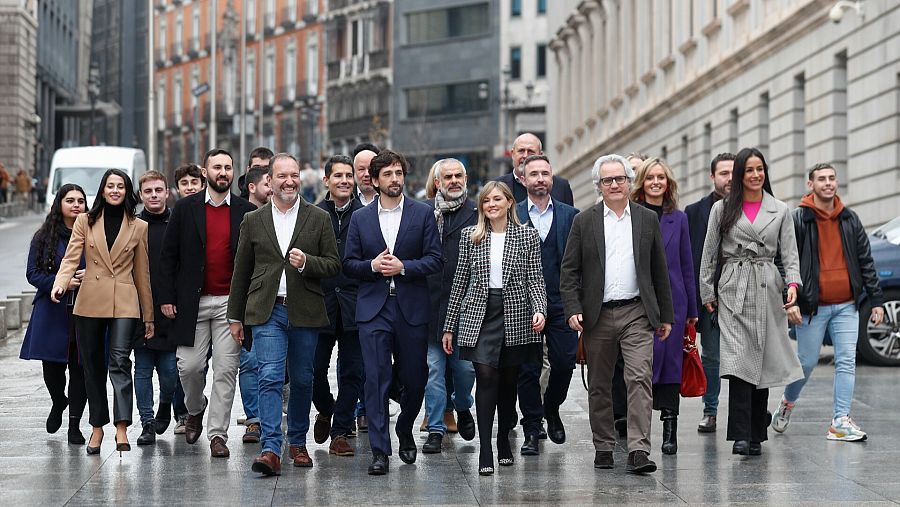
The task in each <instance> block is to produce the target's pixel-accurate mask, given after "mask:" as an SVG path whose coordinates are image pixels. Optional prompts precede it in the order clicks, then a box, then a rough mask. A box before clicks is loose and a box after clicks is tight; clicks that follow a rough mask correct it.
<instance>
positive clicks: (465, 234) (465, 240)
mask: <svg viewBox="0 0 900 507" xmlns="http://www.w3.org/2000/svg"><path fill="white" fill-rule="evenodd" d="M515 205H516V202H515V199H514V197H513V194H512V191H511V190H510V189H509V187H508V186H506V184H505V183H501V182H499V181H491V182H488V183H487V184H486V185H485V186H484V188H483V189H482V190H481V193H480V194H479V195H478V222H477V224H476V225H474V226H469V227H466V228H465V229H463V230H462V233H461V239H460V245H459V261H458V263H457V267H456V274H455V275H454V277H453V288H452V289H451V292H450V303H449V305H448V306H447V319H446V321H445V322H444V334H443V337H442V342H443V347H444V352H445V353H446V354H448V355H449V354H453V352H454V349H455V346H454V343H456V344H457V345H456V346H458V347H459V349H460V352H459V357H460V359H462V360H464V361H471V362H472V363H473V364H474V365H475V378H476V384H475V386H476V387H475V412H476V414H477V416H478V439H479V441H480V443H481V445H480V447H481V450H480V452H479V455H478V473H479V475H491V474H493V473H494V453H493V450H492V446H491V432H492V428H493V426H494V414H495V413H497V414H498V415H499V418H500V419H501V420H499V421H498V422H497V427H498V432H497V457H498V463H499V464H500V465H501V466H509V465H512V464H513V454H512V450H511V449H510V445H509V428H510V426H511V425H512V424H511V422H510V421H507V420H506V419H507V418H508V417H510V416H511V415H512V414H514V413H515V412H514V411H513V410H512V408H511V407H510V405H515V403H516V387H517V383H518V379H519V368H520V366H521V365H523V364H525V363H537V364H540V361H541V355H542V352H543V350H542V348H541V335H540V333H541V331H543V329H544V322H545V315H546V313H547V292H546V287H545V286H544V276H543V275H542V274H541V241H540V237H539V236H538V232H537V230H536V229H533V228H529V227H524V226H522V224H520V223H519V217H518V215H516V211H515ZM463 308H465V311H462V309H463ZM512 423H513V424H514V421H513V422H512Z"/></svg>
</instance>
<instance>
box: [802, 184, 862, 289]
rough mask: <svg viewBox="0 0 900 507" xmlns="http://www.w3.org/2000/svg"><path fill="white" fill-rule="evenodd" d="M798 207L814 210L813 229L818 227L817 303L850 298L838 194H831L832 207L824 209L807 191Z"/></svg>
mask: <svg viewBox="0 0 900 507" xmlns="http://www.w3.org/2000/svg"><path fill="white" fill-rule="evenodd" d="M800 207H803V208H810V209H812V210H813V211H814V212H815V214H816V229H817V230H818V231H819V304H820V305H835V304H839V303H846V302H847V301H851V300H853V290H852V289H851V287H850V275H849V273H848V272H847V259H845V258H844V247H843V242H842V241H841V220H840V214H841V211H843V210H844V203H842V202H841V199H840V197H838V196H834V211H832V212H831V213H828V212H826V211H824V210H821V209H819V208H817V207H816V204H815V201H814V200H813V195H812V194H808V195H806V196H804V197H803V199H802V200H801V201H800Z"/></svg>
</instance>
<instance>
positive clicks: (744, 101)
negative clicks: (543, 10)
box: [545, 0, 900, 226]
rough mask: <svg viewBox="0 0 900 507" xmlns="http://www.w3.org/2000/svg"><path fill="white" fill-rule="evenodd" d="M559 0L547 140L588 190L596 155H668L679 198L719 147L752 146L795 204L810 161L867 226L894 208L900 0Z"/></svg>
mask: <svg viewBox="0 0 900 507" xmlns="http://www.w3.org/2000/svg"><path fill="white" fill-rule="evenodd" d="M836 3H837V2H835V1H833V0H777V1H776V0H684V1H678V2H671V3H670V2H655V1H652V0H634V1H630V0H629V1H623V0H583V1H577V0H559V1H558V2H554V6H553V8H552V9H551V10H550V17H551V18H550V26H551V30H552V31H553V32H554V38H553V40H552V41H551V43H550V47H551V49H552V56H551V58H550V59H551V61H552V66H553V70H552V71H551V72H550V76H551V86H550V89H551V94H552V98H551V101H550V105H549V106H548V113H549V116H548V123H549V133H548V137H549V139H548V141H549V142H548V143H547V146H546V147H545V151H546V152H547V153H548V154H549V155H550V156H551V157H552V159H553V160H554V162H555V166H556V167H557V168H559V169H560V172H561V174H562V175H563V176H565V177H567V178H569V179H570V181H572V183H573V184H572V188H573V190H574V191H575V192H576V201H577V204H579V205H581V206H582V207H584V206H585V205H587V204H589V203H591V202H593V201H594V199H595V198H596V193H595V191H594V189H593V187H592V185H591V184H590V174H589V173H590V167H591V165H592V163H593V161H594V160H595V159H596V157H598V156H599V155H602V154H604V153H610V152H618V153H623V152H629V151H635V150H640V151H644V152H648V153H651V154H654V155H660V156H662V157H664V158H666V159H667V160H668V161H669V163H670V165H671V166H672V168H673V170H674V171H675V174H676V177H677V178H678V180H679V185H680V190H681V205H682V206H684V205H686V204H689V203H690V202H692V201H694V200H696V199H698V198H699V197H701V196H702V195H704V194H705V193H707V192H708V191H709V179H708V174H709V172H708V165H709V161H710V159H711V158H712V157H713V156H714V155H715V154H716V153H718V152H722V151H732V152H734V151H736V150H738V149H739V148H741V147H745V146H757V147H759V148H760V149H761V150H762V151H763V153H764V154H766V156H767V162H768V163H769V167H770V178H771V180H772V187H773V190H774V192H775V195H776V197H778V198H780V199H783V200H786V201H788V202H789V203H793V204H795V203H796V202H797V200H798V199H799V197H800V196H801V195H802V194H803V193H804V191H805V181H806V171H807V169H808V168H809V167H810V166H811V165H813V164H814V163H816V162H830V163H832V164H834V165H835V167H836V168H837V169H838V177H839V179H840V180H841V182H842V185H841V189H840V193H841V194H842V196H843V197H844V200H845V202H846V203H848V204H849V205H851V206H853V207H854V209H856V211H858V212H859V214H860V217H861V218H862V220H863V222H864V223H865V224H866V225H867V226H874V225H877V224H881V223H883V222H885V221H887V220H889V219H892V218H894V217H895V216H897V215H898V214H900V193H898V188H900V187H898V178H900V132H898V129H900V122H898V119H897V118H898V114H900V2H897V1H896V0H867V1H865V2H859V3H860V4H863V5H864V10H863V12H862V15H860V13H857V12H856V11H855V10H854V9H853V8H850V9H848V10H844V11H842V20H841V21H840V22H838V23H835V22H833V21H832V20H830V18H829V11H830V10H831V9H832V7H833V6H834V5H835V4H836Z"/></svg>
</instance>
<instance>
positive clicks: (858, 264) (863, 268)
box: [793, 207, 884, 315]
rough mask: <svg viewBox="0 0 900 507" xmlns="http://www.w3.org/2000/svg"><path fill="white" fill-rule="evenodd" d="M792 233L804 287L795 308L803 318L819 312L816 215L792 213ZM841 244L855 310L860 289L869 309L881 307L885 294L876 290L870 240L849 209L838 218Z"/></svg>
mask: <svg viewBox="0 0 900 507" xmlns="http://www.w3.org/2000/svg"><path fill="white" fill-rule="evenodd" d="M793 218H794V231H795V232H796V234H797V250H798V251H799V253H800V278H801V279H802V280H803V285H802V286H801V287H800V290H799V293H798V298H797V299H798V304H799V306H800V312H801V313H802V314H803V315H815V313H816V311H817V310H818V308H819V229H818V227H817V226H816V212H815V211H814V210H813V209H811V208H807V207H800V208H797V209H795V210H794V212H793ZM839 218H840V229H841V243H842V244H843V250H844V259H846V260H847V269H848V270H849V272H850V273H849V274H850V288H851V289H852V291H853V299H854V302H855V304H856V307H857V309H858V308H859V302H860V295H861V294H862V291H863V289H865V290H866V293H867V295H868V297H869V302H870V304H871V306H872V307H876V306H883V305H884V294H882V292H881V287H879V286H878V274H877V273H876V271H875V263H874V261H873V260H872V252H871V249H870V248H869V237H868V236H866V230H865V229H864V228H863V226H862V222H860V221H859V217H858V216H857V215H856V213H854V212H853V211H852V210H850V209H849V208H844V209H843V211H841V214H840V216H839Z"/></svg>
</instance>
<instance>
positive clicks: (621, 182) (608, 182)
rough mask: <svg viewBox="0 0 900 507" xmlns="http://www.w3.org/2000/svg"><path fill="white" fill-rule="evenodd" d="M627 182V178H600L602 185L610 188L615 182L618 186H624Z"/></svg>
mask: <svg viewBox="0 0 900 507" xmlns="http://www.w3.org/2000/svg"><path fill="white" fill-rule="evenodd" d="M626 180H628V177H627V176H610V177H609V178H600V184H601V185H603V186H604V187H608V186H611V185H612V184H613V182H614V181H615V182H616V185H624V184H625V181H626Z"/></svg>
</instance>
